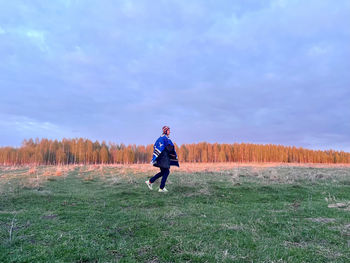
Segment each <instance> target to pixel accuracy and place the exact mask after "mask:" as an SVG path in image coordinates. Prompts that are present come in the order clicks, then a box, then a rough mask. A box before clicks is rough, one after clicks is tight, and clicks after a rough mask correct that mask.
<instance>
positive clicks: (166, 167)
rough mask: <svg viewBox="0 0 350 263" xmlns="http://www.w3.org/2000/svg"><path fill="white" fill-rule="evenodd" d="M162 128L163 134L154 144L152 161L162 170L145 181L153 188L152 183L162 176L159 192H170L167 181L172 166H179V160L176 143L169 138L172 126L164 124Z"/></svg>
mask: <svg viewBox="0 0 350 263" xmlns="http://www.w3.org/2000/svg"><path fill="white" fill-rule="evenodd" d="M162 130H163V134H162V135H161V136H160V137H159V138H158V140H157V141H156V142H155V144H154V146H153V156H152V161H151V164H152V165H153V166H156V167H159V168H160V172H159V173H157V174H156V175H155V176H153V177H152V178H151V179H149V180H147V181H146V182H145V183H146V184H147V186H148V188H149V189H150V190H152V189H153V188H152V184H153V183H154V182H155V181H156V180H157V179H158V178H160V177H162V181H161V183H160V187H159V190H158V192H168V190H167V189H166V188H165V183H166V180H167V178H168V175H169V173H170V166H172V165H173V166H177V167H179V161H178V158H177V154H176V151H175V147H174V144H173V142H172V141H171V140H170V138H169V135H170V128H169V127H168V126H164V127H163V128H162Z"/></svg>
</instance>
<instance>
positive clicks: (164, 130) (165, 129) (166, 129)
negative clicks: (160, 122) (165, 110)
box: [162, 126, 170, 134]
mask: <svg viewBox="0 0 350 263" xmlns="http://www.w3.org/2000/svg"><path fill="white" fill-rule="evenodd" d="M162 130H163V134H166V133H167V131H168V130H170V127H168V126H164V127H163V128H162Z"/></svg>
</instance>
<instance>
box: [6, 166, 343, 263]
mask: <svg viewBox="0 0 350 263" xmlns="http://www.w3.org/2000/svg"><path fill="white" fill-rule="evenodd" d="M242 169H243V168H242ZM286 169H292V168H286ZM300 171H301V173H303V172H305V171H309V170H307V169H306V168H304V170H302V168H300ZM317 171H318V172H320V171H321V172H325V171H326V170H325V169H324V170H322V169H319V170H317ZM327 171H328V173H332V170H327ZM279 172H281V170H277V173H279ZM1 173H4V172H3V171H1ZM232 174H233V173H232V172H230V171H228V172H220V173H219V172H218V173H192V174H186V173H180V172H174V173H172V174H170V176H169V179H168V181H169V183H168V184H167V188H168V189H169V192H168V193H166V194H164V193H158V192H157V191H156V189H155V190H153V191H149V190H148V188H147V186H146V185H145V183H144V181H145V180H146V179H147V176H146V175H145V176H144V177H142V176H140V175H137V176H135V175H131V174H130V175H123V176H121V175H119V174H117V172H116V173H115V174H113V169H110V170H109V173H108V175H106V176H103V177H101V176H98V175H97V174H96V172H95V171H91V172H90V174H89V172H85V173H84V174H82V173H80V172H79V168H76V169H73V170H71V171H69V172H68V175H67V176H64V177H50V178H49V179H48V180H46V181H44V182H42V183H40V184H37V185H34V186H33V185H31V186H30V187H26V186H25V185H23V183H21V184H20V183H19V182H20V181H19V180H20V178H18V179H16V178H15V179H11V180H10V181H7V182H6V184H5V183H3V188H2V189H3V190H2V193H1V199H0V262H349V261H350V210H349V208H328V207H327V205H328V203H327V202H326V201H325V197H327V198H330V199H331V202H338V201H339V202H348V201H349V200H350V177H349V176H345V175H342V176H341V177H337V174H334V176H329V177H322V178H320V179H318V180H309V179H308V177H307V175H305V176H304V177H302V176H300V178H298V180H294V181H293V180H292V181H290V180H289V181H288V180H286V181H285V182H284V181H283V180H282V179H283V178H282V177H281V178H279V179H277V180H270V179H269V178H265V177H263V176H262V177H261V178H260V177H259V176H256V175H249V170H247V172H245V173H244V174H241V175H238V176H236V177H233V176H232ZM236 175H237V171H236ZM280 179H281V180H280ZM1 180H4V179H1V177H0V181H1ZM16 184H17V186H16ZM18 185H22V186H21V187H19V186H18ZM10 186H11V187H10ZM154 188H157V187H156V186H154ZM10 232H11V238H10Z"/></svg>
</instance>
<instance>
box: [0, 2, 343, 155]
mask: <svg viewBox="0 0 350 263" xmlns="http://www.w3.org/2000/svg"><path fill="white" fill-rule="evenodd" d="M349 13H350V1H349V0H337V1H334V0H288V1H287V0H236V1H232V0H206V1H203V0H167V1H165V0H158V1H153V0H135V1H131V0H118V1H117V0H94V1H93V0H55V1H47V0H33V1H25V0H22V1H20V0H11V1H7V0H0V62H1V63H0V91H1V95H0V146H7V145H10V146H20V145H21V142H22V141H23V140H24V139H29V138H50V139H62V138H76V137H83V138H88V139H91V140H99V141H102V140H105V141H106V142H115V143H125V144H152V143H154V141H155V140H156V139H157V137H158V136H159V135H160V134H161V128H162V126H163V125H168V126H170V128H171V138H172V140H173V141H174V142H176V143H177V144H179V145H180V144H184V143H197V142H201V141H206V142H211V143H214V142H218V143H235V142H238V143H241V142H245V143H259V144H270V143H272V144H281V145H287V146H288V145H294V146H297V147H305V148H309V149H321V150H326V149H335V150H343V151H347V152H350V74H349V72H350V27H349V23H348V22H349Z"/></svg>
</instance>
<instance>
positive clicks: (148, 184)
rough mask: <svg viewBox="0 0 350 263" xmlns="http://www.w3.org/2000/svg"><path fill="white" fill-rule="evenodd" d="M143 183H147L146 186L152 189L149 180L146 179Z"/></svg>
mask: <svg viewBox="0 0 350 263" xmlns="http://www.w3.org/2000/svg"><path fill="white" fill-rule="evenodd" d="M145 183H146V184H147V186H148V188H149V189H150V190H153V188H152V184H151V182H150V181H149V180H147V181H146V182H145Z"/></svg>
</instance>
